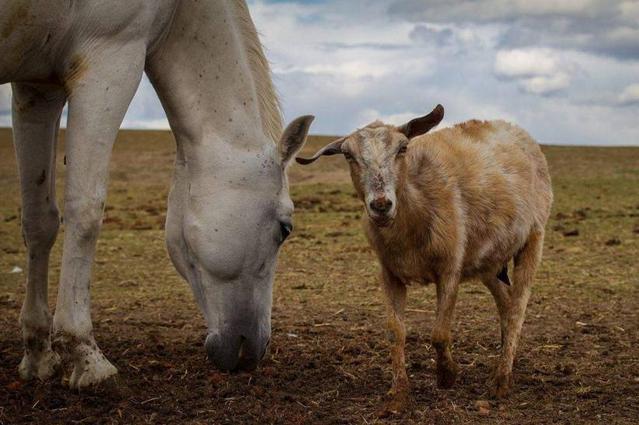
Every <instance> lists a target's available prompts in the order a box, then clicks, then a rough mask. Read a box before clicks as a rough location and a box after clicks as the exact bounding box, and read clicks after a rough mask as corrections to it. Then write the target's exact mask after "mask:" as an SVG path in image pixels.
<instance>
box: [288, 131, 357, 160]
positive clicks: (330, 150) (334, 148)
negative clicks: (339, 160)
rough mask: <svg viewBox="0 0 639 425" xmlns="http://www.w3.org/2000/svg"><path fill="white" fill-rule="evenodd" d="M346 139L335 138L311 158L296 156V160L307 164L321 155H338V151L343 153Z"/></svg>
mask: <svg viewBox="0 0 639 425" xmlns="http://www.w3.org/2000/svg"><path fill="white" fill-rule="evenodd" d="M344 140H346V138H345V137H342V138H341V139H337V140H334V141H332V142H331V143H329V144H328V145H326V146H324V147H323V148H322V149H320V150H318V151H317V152H316V153H315V155H313V156H312V157H310V158H300V157H297V158H295V161H297V162H298V164H302V165H306V164H310V163H311V162H315V160H317V158H319V157H320V156H324V155H336V154H338V153H342V143H344Z"/></svg>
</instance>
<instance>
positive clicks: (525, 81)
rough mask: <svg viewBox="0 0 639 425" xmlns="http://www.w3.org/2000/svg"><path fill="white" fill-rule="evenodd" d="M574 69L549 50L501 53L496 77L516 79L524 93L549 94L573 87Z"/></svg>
mask: <svg viewBox="0 0 639 425" xmlns="http://www.w3.org/2000/svg"><path fill="white" fill-rule="evenodd" d="M574 71H575V65H574V64H571V63H569V62H567V61H565V60H563V59H561V57H560V56H559V54H558V53H557V52H555V51H552V50H550V49H513V50H501V51H498V52H497V55H496V57H495V74H496V75H497V76H499V77H504V78H508V79H515V80H518V81H519V82H520V86H521V87H522V88H523V89H524V91H526V92H528V93H534V94H547V93H552V92H556V91H558V90H561V89H565V88H566V87H568V86H569V85H570V81H571V78H572V74H573V73H574Z"/></svg>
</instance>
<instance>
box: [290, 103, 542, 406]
mask: <svg viewBox="0 0 639 425" xmlns="http://www.w3.org/2000/svg"><path fill="white" fill-rule="evenodd" d="M443 116H444V108H443V107H442V106H441V105H437V107H435V109H434V110H433V111H432V112H431V113H430V114H428V115H425V116H423V117H420V118H416V119H414V120H411V121H410V122H408V123H406V124H404V125H402V126H398V127H397V126H392V125H387V124H384V123H382V122H380V121H376V122H373V123H372V124H369V125H368V126H366V127H364V128H362V129H359V130H357V131H355V132H354V133H352V134H350V135H348V136H346V137H343V138H340V139H338V140H335V141H333V142H332V143H329V144H328V145H326V146H324V147H323V148H322V149H320V150H319V151H318V152H317V153H316V154H315V155H314V156H313V157H312V158H309V159H305V158H297V161H298V162H299V163H300V164H309V163H311V162H313V161H315V160H316V159H318V158H319V157H320V156H323V155H334V154H342V155H344V157H345V158H346V160H347V161H348V164H349V166H350V173H351V178H352V181H353V185H354V186H355V190H356V191H357V195H358V197H359V199H360V200H362V201H363V202H364V204H365V208H366V211H367V213H368V214H367V215H368V217H366V216H364V223H365V225H364V227H365V230H366V234H367V237H368V240H369V242H370V244H371V246H372V248H373V250H374V251H375V253H376V254H377V257H378V259H379V263H380V265H381V269H382V282H383V289H384V290H383V293H384V294H385V298H386V304H387V312H388V327H389V331H390V332H389V333H390V336H391V357H392V369H393V384H392V388H391V391H390V394H391V395H394V398H393V400H394V401H393V403H396V404H397V405H398V406H402V405H403V404H404V403H405V401H406V400H407V399H408V392H409V384H408V377H407V375H406V368H405V360H404V346H405V341H406V330H405V325H404V309H405V305H406V286H407V285H408V284H409V283H411V282H418V283H422V284H427V283H429V282H435V284H436V290H437V312H436V318H435V323H434V326H433V331H432V345H433V346H434V348H435V350H436V352H437V385H438V387H440V388H450V387H451V386H452V385H453V384H454V382H455V380H456V378H457V375H458V372H459V368H458V366H457V364H456V363H455V361H454V360H453V357H452V355H451V350H450V345H451V322H452V318H453V311H454V306H455V300H456V297H457V292H458V287H459V283H460V282H461V281H465V280H469V279H480V280H481V281H482V282H483V283H484V285H486V286H487V287H488V289H489V290H490V292H491V293H492V295H493V297H494V299H495V302H496V304H497V310H498V312H499V317H500V328H501V356H500V357H499V359H498V361H497V365H496V369H495V372H494V379H493V384H492V388H491V393H492V395H493V396H495V397H504V396H506V395H507V393H508V392H509V391H510V388H511V386H512V366H513V360H514V356H515V350H516V347H517V342H518V340H519V335H520V333H521V328H522V324H523V322H524V316H525V311H526V305H527V303H528V298H529V296H530V291H531V286H532V283H533V277H534V274H535V270H536V268H537V266H538V264H539V262H540V260H541V254H542V245H543V240H544V229H545V225H546V222H547V220H548V217H549V215H550V207H551V204H552V199H553V194H552V188H551V183H550V176H549V173H548V166H547V164H546V159H545V157H544V155H543V153H542V152H541V149H540V148H539V146H538V145H537V143H536V142H535V141H534V140H533V139H532V138H531V137H530V136H529V135H528V134H527V133H526V132H525V131H524V130H522V129H521V128H519V127H517V126H514V125H511V124H509V123H506V122H504V121H477V120H471V121H467V122H464V123H461V124H457V125H456V126H454V127H452V128H446V129H443V130H439V131H437V132H434V133H432V134H425V133H427V132H428V131H429V130H430V129H432V128H433V127H435V126H436V125H437V124H439V122H440V121H441V120H442V118H443ZM511 259H514V268H513V270H514V272H513V277H514V282H513V283H512V285H511V283H510V280H509V279H508V273H507V270H508V269H507V267H508V263H509V261H510V260H511ZM400 408H401V407H400Z"/></svg>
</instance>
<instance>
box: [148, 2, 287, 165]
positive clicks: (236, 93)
mask: <svg viewBox="0 0 639 425" xmlns="http://www.w3.org/2000/svg"><path fill="white" fill-rule="evenodd" d="M149 61H150V63H151V66H147V72H148V73H149V76H150V77H151V79H152V81H153V83H154V86H155V87H156V89H157V91H158V94H159V95H160V98H161V100H162V103H163V104H164V107H165V110H166V112H167V115H168V117H169V122H170V124H171V127H172V129H173V131H174V133H175V136H176V139H177V141H178V144H180V145H182V146H181V149H183V150H184V154H185V157H186V160H187V161H188V162H191V161H197V160H198V158H200V157H203V158H204V159H205V160H207V161H208V160H209V158H210V155H214V156H215V152H218V151H219V145H220V144H229V145H232V148H233V149H235V150H239V151H244V152H248V151H251V152H262V151H264V150H265V149H266V150H270V149H271V148H270V147H268V146H266V145H269V144H270V145H272V144H273V142H274V140H275V138H277V137H279V135H280V134H281V126H282V124H281V114H280V109H279V104H278V101H277V97H276V95H275V91H274V89H273V85H272V82H271V78H270V70H269V68H268V63H267V61H266V59H265V57H264V54H263V52H262V48H261V45H260V44H259V40H258V37H257V33H256V31H255V27H254V26H253V22H252V21H251V18H250V15H249V14H248V9H247V8H246V5H245V4H244V2H241V1H234V0H204V1H202V0H201V1H194V0H184V1H181V2H179V4H178V6H177V8H176V11H175V16H174V18H173V22H172V24H171V29H170V30H169V32H168V34H167V36H166V39H165V40H164V41H162V42H161V43H160V45H159V46H158V48H157V50H156V51H154V52H153V53H152V55H151V57H150V59H149Z"/></svg>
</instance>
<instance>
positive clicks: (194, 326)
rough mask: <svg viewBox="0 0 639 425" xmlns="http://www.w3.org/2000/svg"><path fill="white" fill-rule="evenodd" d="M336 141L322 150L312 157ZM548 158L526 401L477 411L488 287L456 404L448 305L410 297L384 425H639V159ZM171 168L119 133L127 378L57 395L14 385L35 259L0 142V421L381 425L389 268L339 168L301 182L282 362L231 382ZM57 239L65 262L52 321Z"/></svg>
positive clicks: (460, 345)
mask: <svg viewBox="0 0 639 425" xmlns="http://www.w3.org/2000/svg"><path fill="white" fill-rule="evenodd" d="M323 141H325V139H324V140H322V138H317V137H315V138H313V139H312V140H311V142H310V146H308V147H307V148H306V150H307V151H309V152H310V151H313V150H314V149H316V148H317V147H318V146H319V145H320V144H322V143H323ZM544 150H545V153H546V154H547V156H548V159H549V162H550V165H551V172H552V175H553V179H554V188H555V199H556V203H555V209H554V212H553V216H552V217H553V218H552V220H551V222H550V224H549V229H548V236H547V241H546V249H545V258H544V262H543V265H542V267H541V270H540V272H539V274H538V279H537V284H536V286H535V292H534V295H533V298H532V301H531V304H530V307H529V313H528V317H527V321H526V325H525V330H524V338H523V343H522V347H521V349H520V355H519V358H518V361H517V364H516V366H515V373H516V380H517V381H516V386H515V389H514V393H513V395H512V396H511V397H510V398H509V399H508V400H506V401H503V402H495V401H491V402H490V409H489V411H488V413H487V415H486V412H485V411H482V412H480V411H479V410H478V408H477V407H476V404H475V402H476V401H477V400H482V399H486V398H487V381H488V380H489V376H490V372H491V368H492V363H493V361H494V357H495V355H496V349H497V342H498V326H497V319H496V314H495V308H494V305H493V301H492V298H491V297H490V294H489V293H488V291H487V290H485V288H484V287H483V286H481V285H474V284H468V285H465V286H464V288H463V290H462V294H461V295H460V299H459V302H458V309H457V319H456V322H455V328H454V329H455V330H454V338H455V345H454V355H455V357H456V359H457V360H458V361H459V363H460V365H461V366H462V375H461V378H460V380H459V382H458V383H457V384H456V386H455V388H454V389H452V390H449V391H440V390H437V389H436V387H435V378H434V363H433V351H432V350H431V348H430V346H429V335H430V324H431V323H432V320H433V309H434V303H433V297H434V291H433V288H432V287H413V288H411V290H410V293H409V313H408V329H409V337H408V347H407V357H408V359H407V360H408V364H409V374H410V376H411V381H412V385H413V399H414V400H413V405H412V406H411V409H410V410H409V411H408V412H407V413H405V414H404V415H401V416H396V417H391V418H388V419H385V422H396V423H490V424H494V423H517V424H538V423H570V424H572V423H602V422H608V423H611V424H612V423H614V424H624V423H628V424H630V423H636V420H637V417H639V401H638V400H639V313H638V312H639V297H638V295H639V294H638V292H639V291H638V289H639V285H638V284H639V281H638V278H637V271H638V270H637V269H638V267H639V262H638V261H637V258H639V256H638V253H639V149H633V148H614V149H613V148H608V149H605V148H563V147H551V148H545V149H544ZM173 152H174V147H173V142H172V138H171V136H170V134H168V133H165V132H134V131H124V132H121V134H120V137H119V140H118V142H117V144H116V148H115V152H114V156H113V164H112V171H111V184H110V192H109V201H108V205H107V213H106V218H105V220H104V225H103V232H102V235H101V238H100V241H99V246H98V254H97V263H96V265H95V269H94V276H95V277H94V284H93V287H92V291H93V303H94V306H93V317H94V323H95V333H96V337H97V340H98V342H99V344H100V345H101V346H102V348H103V349H104V351H105V352H106V354H107V356H108V357H109V358H110V359H111V360H112V361H113V362H114V363H115V364H116V365H117V367H118V368H119V370H120V377H119V380H118V381H117V384H116V385H114V386H109V387H106V388H101V389H97V390H94V391H90V392H83V393H81V394H76V393H72V392H70V391H68V390H67V389H66V388H63V387H62V386H61V385H60V383H59V380H56V381H54V382H48V383H22V382H20V381H19V380H18V375H17V365H18V363H19V361H20V357H21V354H22V353H21V351H22V348H21V343H20V333H19V326H18V314H19V310H20V304H21V301H22V299H23V294H24V288H23V282H24V279H25V277H24V273H16V274H11V273H9V272H10V271H11V269H12V268H13V267H14V266H19V267H21V268H23V269H24V267H25V249H24V246H23V243H22V240H21V236H20V226H19V218H18V217H19V215H20V210H19V209H20V202H19V187H18V183H17V179H16V167H15V160H14V159H13V152H12V145H11V143H10V142H9V133H8V132H6V131H4V132H0V193H2V201H1V203H0V306H1V310H0V311H2V314H1V315H0V322H1V327H0V423H11V424H14V423H29V422H38V423H81V422H82V423H243V422H244V423H322V424H325V423H375V422H378V421H379V419H378V418H377V416H376V412H377V409H378V408H379V407H380V404H381V402H382V400H383V396H384V394H385V392H386V390H387V389H388V388H389V385H390V365H389V361H388V345H387V343H386V341H385V335H384V331H383V323H384V321H383V308H382V303H381V294H380V291H379V288H378V282H377V265H376V263H375V260H374V258H373V255H372V253H371V251H370V249H369V248H368V246H367V244H366V241H365V239H364V237H363V234H362V232H361V229H360V223H359V221H360V216H361V207H360V205H359V203H358V201H357V200H356V199H355V198H354V196H353V190H352V188H351V186H350V182H349V180H348V175H347V169H346V165H345V164H344V163H342V162H341V161H340V159H339V158H327V159H325V160H322V161H319V162H318V163H317V164H315V165H313V166H312V167H307V168H304V169H302V168H301V167H298V166H294V167H293V169H292V170H291V174H292V181H293V186H292V194H293V199H294V201H295V203H296V208H297V210H296V215H295V224H296V230H295V232H294V234H293V235H292V236H291V238H290V240H289V241H288V242H287V243H286V244H285V247H284V249H283V252H282V254H281V256H280V262H279V267H278V273H277V278H276V289H275V302H274V311H273V342H272V348H271V355H270V358H269V359H268V360H266V361H265V362H264V363H263V365H262V367H260V368H259V369H258V370H257V371H255V372H254V373H252V374H239V375H226V374H219V373H217V372H215V371H214V370H213V369H212V367H211V366H210V365H209V364H208V363H206V361H205V353H204V349H203V347H202V343H203V332H204V325H203V319H202V318H201V316H200V315H199V313H198V312H197V310H196V307H195V304H194V302H193V299H192V296H191V294H190V292H189V289H188V287H187V285H186V284H185V283H184V282H182V281H181V280H180V279H179V278H178V277H177V274H176V273H175V271H174V270H173V268H172V266H171V264H170V261H169V260H168V257H167V255H166V252H165V248H164V241H163V231H162V227H163V222H164V214H165V202H166V195H167V191H168V186H169V181H170V175H171V170H172V160H173ZM62 156H63V154H62V153H60V155H59V158H58V179H59V184H58V187H59V189H60V190H61V188H62V182H63V178H64V165H63V163H62ZM60 198H61V192H59V193H58V199H60ZM575 234H576V235H575ZM570 235H573V236H570ZM61 241H62V237H61V236H59V237H58V243H57V244H56V246H55V248H54V252H53V255H52V267H51V281H52V284H51V291H50V293H51V297H50V300H51V306H53V305H54V299H55V298H54V296H55V293H56V289H57V277H58V274H59V264H60V255H61Z"/></svg>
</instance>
